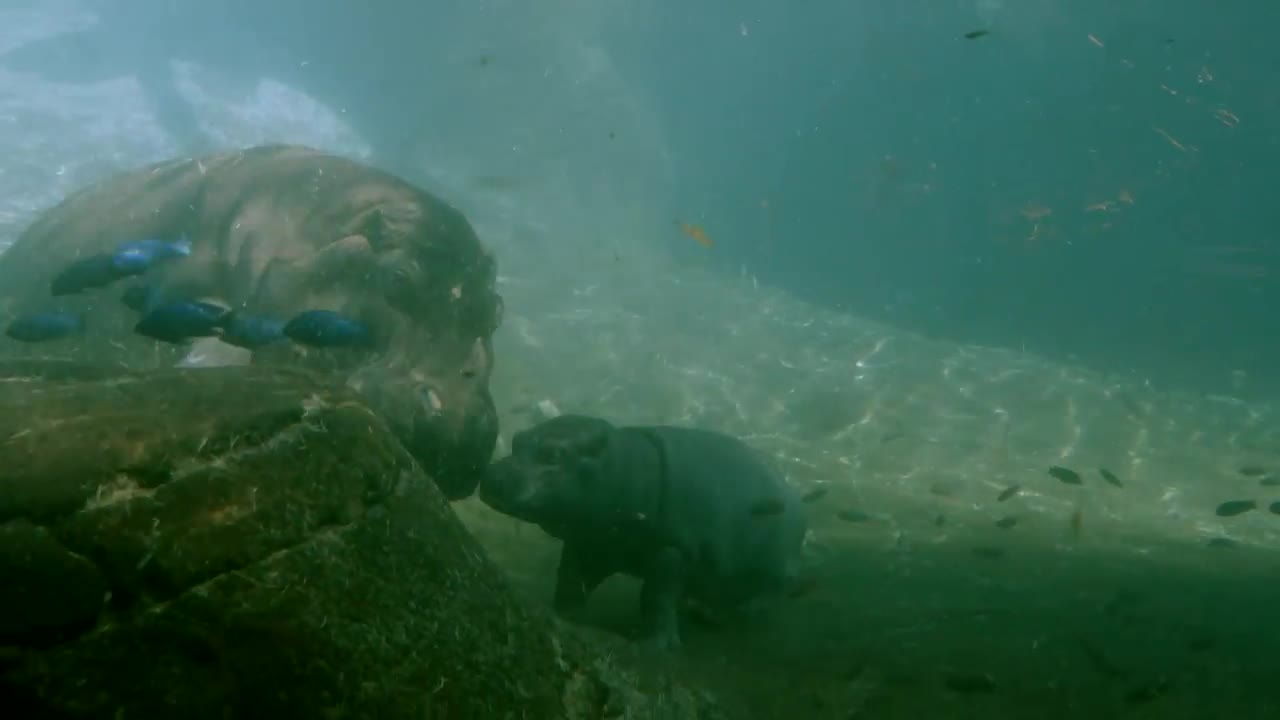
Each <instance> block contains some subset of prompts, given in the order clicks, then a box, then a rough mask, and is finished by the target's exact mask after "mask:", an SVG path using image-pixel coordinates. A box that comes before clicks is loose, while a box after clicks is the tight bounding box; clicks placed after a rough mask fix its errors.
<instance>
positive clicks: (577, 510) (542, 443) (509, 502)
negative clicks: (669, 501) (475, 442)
mask: <svg viewBox="0 0 1280 720" xmlns="http://www.w3.org/2000/svg"><path fill="white" fill-rule="evenodd" d="M612 434H613V426H612V425H610V424H609V423H608V422H606V421H604V420H601V419H599V418H592V417H585V416H582V415H561V416H559V417H556V418H553V419H551V420H547V421H546V422H543V423H541V424H539V425H536V426H534V427H532V428H529V429H527V430H522V431H520V432H518V433H516V434H515V437H513V438H512V440H511V454H510V455H509V456H507V457H505V458H503V459H502V460H499V461H497V462H495V463H493V464H492V465H490V466H489V469H488V471H487V472H486V473H485V475H484V478H483V479H482V480H481V482H480V499H481V500H482V501H483V502H484V503H485V504H486V505H488V506H489V507H491V508H493V509H494V510H497V511H498V512H500V513H502V514H504V515H510V516H511V517H514V518H518V519H520V520H524V521H526V522H532V523H537V524H539V525H560V524H571V525H576V524H578V523H579V522H580V521H582V520H584V519H585V520H589V519H590V518H589V517H586V518H580V517H578V516H579V515H583V514H585V515H588V516H590V515H591V514H592V513H591V508H594V507H596V506H597V505H598V504H600V503H601V502H606V503H607V498H605V497H599V496H601V495H602V494H607V492H608V490H607V489H606V488H602V487H600V484H599V480H600V476H601V473H600V467H601V462H602V460H603V458H604V456H605V454H606V452H607V450H608V447H609V438H610V436H611V435H612Z"/></svg>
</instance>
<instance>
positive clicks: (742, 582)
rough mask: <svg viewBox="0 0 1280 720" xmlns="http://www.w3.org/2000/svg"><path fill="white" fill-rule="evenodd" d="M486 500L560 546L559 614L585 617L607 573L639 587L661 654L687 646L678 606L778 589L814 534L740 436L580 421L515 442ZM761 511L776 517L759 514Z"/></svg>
mask: <svg viewBox="0 0 1280 720" xmlns="http://www.w3.org/2000/svg"><path fill="white" fill-rule="evenodd" d="M480 499H481V500H482V501H484V502H485V503H486V504H487V505H489V506H490V507H492V508H493V509H495V510H497V511H498V512H501V513H503V514H506V515H510V516H512V517H516V518H519V519H521V520H525V521H527V522H532V523H536V524H538V525H540V526H541V527H542V528H543V529H544V530H546V531H547V532H548V533H549V534H551V535H552V536H554V537H556V538H559V539H561V540H563V541H564V547H563V549H562V550H561V555H560V567H559V573H558V577H557V579H556V591H555V606H556V609H557V610H558V611H560V612H562V613H566V614H574V613H576V612H578V611H580V610H581V609H582V607H583V606H584V605H585V603H586V601H587V597H588V595H590V593H591V592H592V590H594V589H595V588H596V587H597V586H598V585H599V584H600V583H601V582H603V581H604V580H605V579H606V578H608V577H609V576H610V575H613V574H615V573H624V574H627V575H631V576H634V577H637V578H640V579H641V580H642V581H643V589H642V591H641V611H642V622H643V631H642V632H643V637H644V640H645V642H646V643H649V644H653V645H656V646H658V647H659V648H661V649H673V648H675V647H678V646H679V644H680V638H679V632H678V627H677V608H678V605H679V602H680V600H681V599H682V598H683V597H689V598H692V599H695V600H698V601H700V602H701V603H703V604H705V605H706V606H708V607H711V608H732V607H736V606H739V605H741V604H743V603H746V602H748V601H750V600H752V599H755V598H758V597H762V596H768V595H771V594H775V593H778V592H779V591H782V590H783V589H784V588H785V587H786V585H787V584H788V583H789V582H790V581H791V580H792V579H794V578H795V576H796V573H797V570H798V564H799V560H800V551H801V545H802V544H803V541H804V535H805V531H806V527H807V523H806V520H805V517H804V511H803V506H802V504H801V502H800V500H799V498H798V497H797V495H796V493H795V492H794V491H793V490H792V489H791V488H790V487H789V486H788V485H787V484H786V482H785V481H784V480H783V478H782V477H781V476H780V475H779V474H778V472H777V471H776V470H774V469H773V468H771V467H770V466H769V465H768V464H767V463H766V462H765V461H764V460H763V459H762V458H760V457H759V456H758V455H757V454H756V453H755V452H753V451H752V450H751V449H750V448H748V447H747V446H746V445H745V444H743V443H742V442H740V441H738V440H736V439H734V438H731V437H728V436H726V435H722V434H719V433H715V432H711V431H706V430H695V429H688V428H678V427H667V426H651V427H614V426H613V425H611V424H610V423H608V422H607V421H605V420H601V419H598V418H591V417H585V416H580V415H562V416H560V417H557V418H554V419H551V420H548V421H546V422H544V423H541V424H539V425H536V426H534V427H532V428H530V429H528V430H524V431H521V432H519V433H517V434H516V435H515V437H514V438H513V440H512V450H511V455H509V456H508V457H506V458H503V459H502V460H499V461H497V462H495V463H494V464H493V465H491V466H490V467H489V470H488V471H487V472H486V473H485V477H484V479H483V481H482V482H481V484H480ZM761 503H767V504H770V505H772V506H773V508H774V509H775V510H776V512H774V511H770V512H768V513H764V514H762V513H760V512H758V511H755V512H753V509H758V508H759V507H760V505H761Z"/></svg>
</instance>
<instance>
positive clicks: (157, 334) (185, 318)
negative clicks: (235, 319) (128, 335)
mask: <svg viewBox="0 0 1280 720" xmlns="http://www.w3.org/2000/svg"><path fill="white" fill-rule="evenodd" d="M226 315H227V310H226V308H223V307H220V306H218V305H213V304H211V303H206V302H200V301H198V300H184V301H181V302H172V303H167V304H165V305H161V306H159V307H157V308H155V309H153V310H151V311H150V312H148V313H147V314H146V315H144V316H143V317H142V319H141V320H139V321H138V324H137V325H134V326H133V331H134V332H136V333H138V334H139V335H142V336H143V337H149V338H151V339H153V340H159V341H161V342H167V343H173V344H178V343H182V342H186V341H187V340H190V339H191V338H197V337H213V336H215V335H217V334H218V331H219V330H221V329H222V321H223V319H224V318H225V317H226Z"/></svg>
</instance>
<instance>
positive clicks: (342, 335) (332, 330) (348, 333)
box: [284, 310, 373, 348]
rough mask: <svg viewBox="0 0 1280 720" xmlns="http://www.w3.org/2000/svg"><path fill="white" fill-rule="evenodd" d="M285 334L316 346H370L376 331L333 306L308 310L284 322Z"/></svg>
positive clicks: (292, 338) (299, 341) (295, 339)
mask: <svg viewBox="0 0 1280 720" xmlns="http://www.w3.org/2000/svg"><path fill="white" fill-rule="evenodd" d="M284 334H285V337H287V338H289V339H290V340H293V341H294V342H296V343H298V344H300V345H311V346H313V347H325V348H331V347H369V346H371V345H372V344H373V335H372V333H370V332H369V328H368V327H367V326H366V325H365V324H364V323H362V322H360V321H359V320H352V319H351V318H349V317H346V316H345V315H341V314H339V313H336V312H333V311H332V310H307V311H306V312H303V313H301V314H299V315H298V316H297V317H295V318H293V319H292V320H290V321H289V322H288V323H286V324H285V326H284Z"/></svg>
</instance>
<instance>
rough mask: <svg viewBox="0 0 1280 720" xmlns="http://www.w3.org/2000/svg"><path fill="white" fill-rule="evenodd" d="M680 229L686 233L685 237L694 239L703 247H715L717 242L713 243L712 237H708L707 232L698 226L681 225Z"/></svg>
mask: <svg viewBox="0 0 1280 720" xmlns="http://www.w3.org/2000/svg"><path fill="white" fill-rule="evenodd" d="M680 229H681V230H683V231H684V233H685V235H688V236H689V237H691V238H693V239H694V240H695V241H696V242H697V243H698V244H699V245H701V246H702V247H705V248H709V247H711V246H713V245H715V242H713V241H712V240H711V237H710V236H709V235H707V231H706V230H703V229H702V228H700V227H698V226H697V225H693V224H690V223H680Z"/></svg>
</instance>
